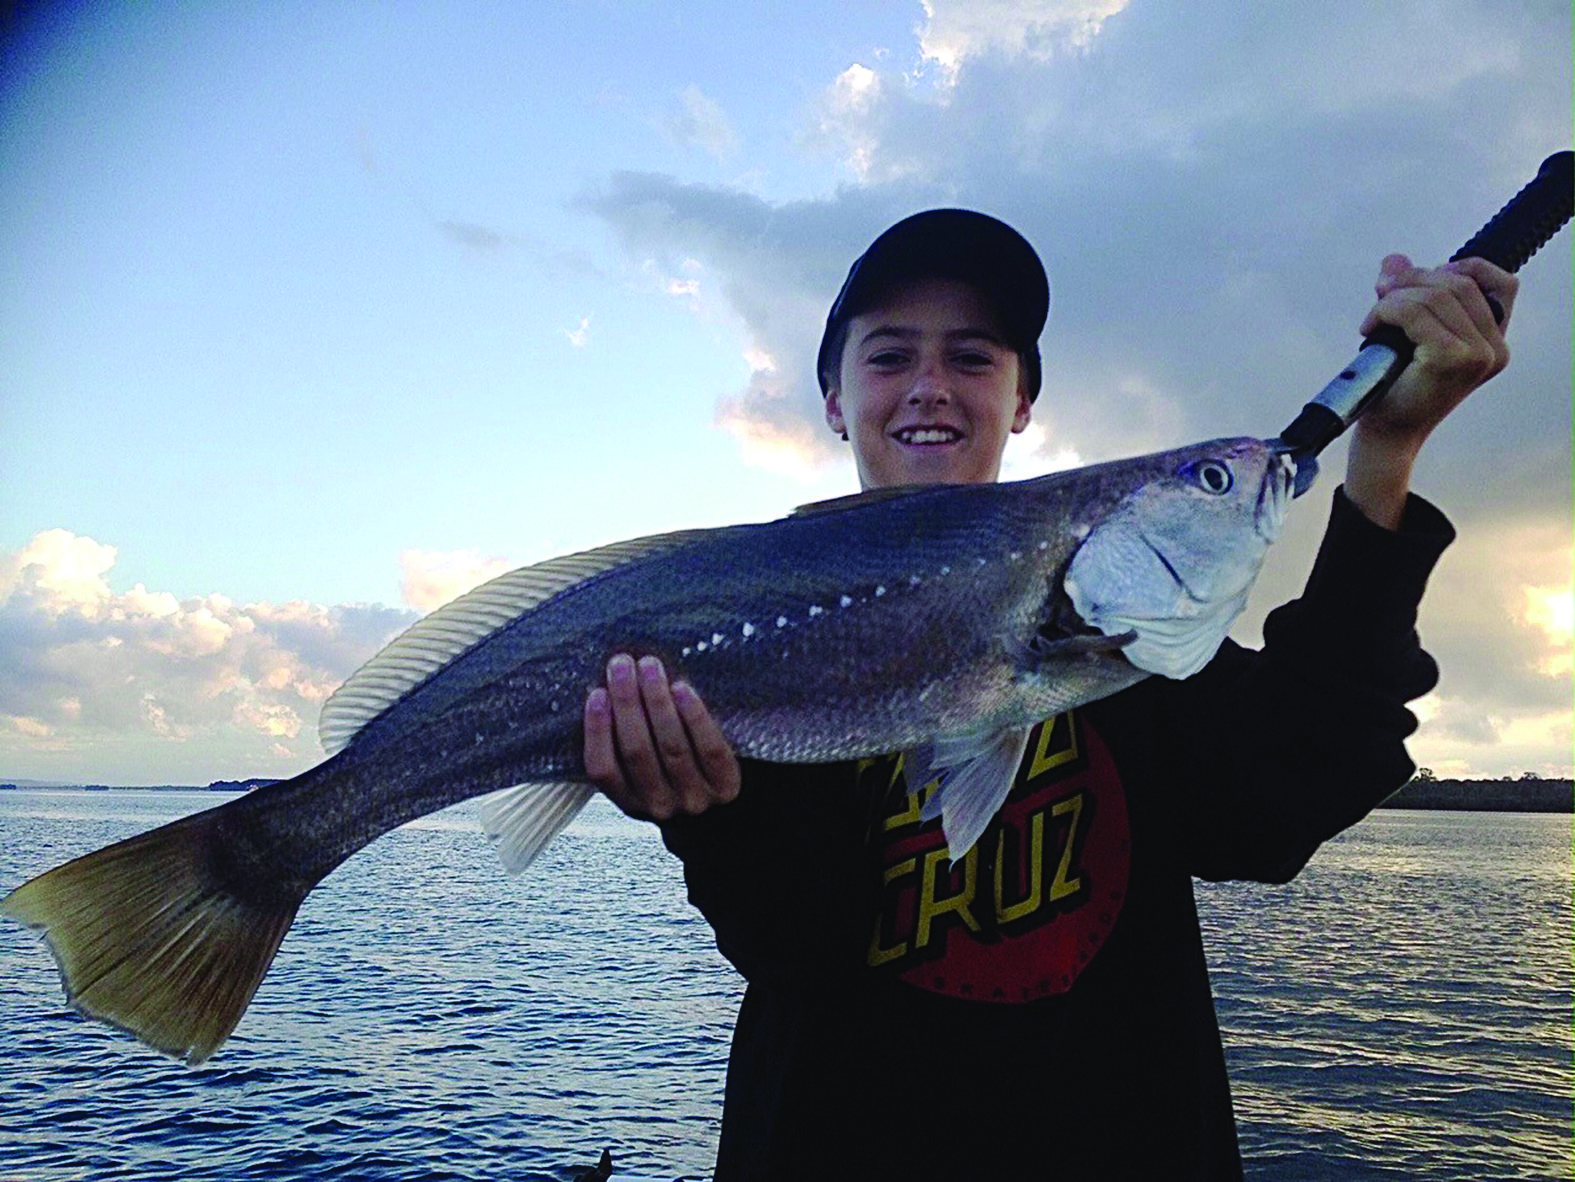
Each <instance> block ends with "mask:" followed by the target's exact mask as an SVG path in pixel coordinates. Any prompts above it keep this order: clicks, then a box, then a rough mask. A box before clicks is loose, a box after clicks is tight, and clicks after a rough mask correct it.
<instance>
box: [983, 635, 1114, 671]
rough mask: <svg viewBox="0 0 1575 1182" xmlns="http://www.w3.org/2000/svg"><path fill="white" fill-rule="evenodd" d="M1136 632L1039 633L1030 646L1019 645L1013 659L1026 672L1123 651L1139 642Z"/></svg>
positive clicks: (1031, 640)
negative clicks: (1050, 662) (1048, 663)
mask: <svg viewBox="0 0 1575 1182" xmlns="http://www.w3.org/2000/svg"><path fill="white" fill-rule="evenodd" d="M1137 638H1138V634H1137V632H1136V630H1135V629H1131V628H1129V629H1127V631H1125V632H1118V633H1116V634H1115V635H1114V636H1106V635H1105V634H1104V633H1103V632H1081V633H1077V634H1075V635H1056V634H1054V633H1048V632H1044V631H1042V630H1041V631H1039V632H1035V633H1034V634H1033V636H1032V637H1030V638H1029V640H1028V643H1027V644H1022V645H1017V646H1016V651H1015V652H1014V653H1013V656H1015V657H1016V659H1017V664H1018V665H1019V666H1020V667H1021V668H1023V669H1037V668H1038V667H1039V666H1040V665H1041V664H1043V663H1044V662H1046V661H1064V660H1066V659H1067V658H1068V657H1080V656H1090V655H1097V654H1099V653H1114V652H1120V651H1121V650H1122V649H1124V648H1126V646H1127V645H1129V644H1131V643H1132V642H1133V641H1135V640H1137Z"/></svg>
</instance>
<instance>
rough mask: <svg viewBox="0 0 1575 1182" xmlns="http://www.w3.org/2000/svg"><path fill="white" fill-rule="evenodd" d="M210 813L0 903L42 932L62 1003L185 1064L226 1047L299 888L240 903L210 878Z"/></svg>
mask: <svg viewBox="0 0 1575 1182" xmlns="http://www.w3.org/2000/svg"><path fill="white" fill-rule="evenodd" d="M219 811H220V810H217V809H210V810H208V811H207V812H203V813H198V814H196V815H195V816H192V817H186V818H184V819H182V820H179V821H175V822H172V823H171V824H168V825H164V826H162V827H160V828H158V829H154V830H151V831H150V832H148V833H144V834H141V835H139V836H137V837H133V838H130V839H128V840H126V841H122V842H118V843H116V844H115V845H112V846H107V847H106V848H104V849H101V850H97V851H95V852H93V853H91V854H86V855H84V856H82V857H80V858H77V859H75V860H74V861H71V862H67V863H66V864H65V865H63V866H58V867H56V868H55V869H53V870H51V871H48V872H47V873H45V874H41V875H39V876H38V877H37V878H34V879H32V880H30V881H28V882H26V883H23V884H22V885H21V886H19V887H18V888H17V889H16V890H14V891H12V892H11V893H10V894H9V895H7V896H6V897H5V899H4V900H0V914H5V915H9V916H10V917H12V918H13V919H18V920H20V921H21V922H23V923H25V924H27V925H28V926H29V927H31V928H35V929H37V930H38V931H41V932H42V933H43V934H44V937H45V939H46V940H47V942H48V944H49V950H50V951H51V952H52V953H53V954H54V957H55V963H56V964H57V965H58V966H59V968H60V979H61V983H62V984H63V985H64V987H65V991H66V1000H67V1001H69V1002H70V1003H71V1005H72V1006H73V1007H74V1008H75V1009H76V1010H77V1011H78V1012H80V1013H82V1014H83V1015H85V1016H87V1017H89V1018H96V1019H98V1020H100V1021H103V1022H107V1023H109V1024H110V1025H112V1026H118V1027H120V1028H121V1029H123V1030H127V1031H130V1032H131V1033H132V1034H134V1035H136V1036H137V1037H138V1038H139V1039H141V1040H142V1041H143V1042H145V1043H147V1044H148V1045H149V1046H151V1047H154V1048H155V1049H157V1050H160V1051H163V1052H164V1053H165V1054H167V1055H173V1056H175V1057H177V1058H181V1059H184V1060H185V1061H186V1062H187V1063H189V1064H192V1065H195V1064H198V1063H201V1062H203V1060H205V1059H207V1058H208V1056H209V1055H211V1054H213V1052H214V1051H215V1050H216V1049H217V1048H218V1047H219V1045H220V1044H221V1043H222V1042H223V1041H224V1040H225V1039H226V1038H227V1037H229V1034H230V1032H231V1031H232V1030H234V1029H235V1026H236V1024H237V1023H238V1022H239V1021H240V1020H241V1015H242V1014H243V1013H245V1011H246V1007H247V1005H249V1004H250V1002H251V999H252V995H253V994H254V993H255V992H256V991H257V986H258V984H259V983H260V982H261V981H262V978H263V975H264V974H265V973H266V972H267V971H268V966H269V965H270V964H272V963H273V957H274V953H275V952H277V951H278V948H279V944H280V942H281V941H282V940H283V939H284V934H285V932H287V931H288V930H289V928H290V924H291V923H292V922H293V921H294V919H295V913H296V911H297V909H298V908H299V907H300V904H301V899H302V898H304V897H305V890H301V891H300V892H299V893H298V894H297V893H296V892H294V891H284V890H278V889H276V890H273V891H270V892H268V893H267V895H266V897H264V896H259V897H257V898H242V897H239V895H238V894H237V893H236V892H234V891H233V890H231V889H229V888H228V887H227V886H226V884H224V883H223V882H221V881H220V880H219V879H218V878H217V877H216V876H215V874H214V872H213V870H212V869H211V866H210V863H209V860H208V857H207V851H208V850H209V849H210V848H211V847H212V844H213V843H214V841H215V840H217V830H218V829H219V828H220V826H221V824H222V823H221V822H220V821H218V820H216V819H215V818H216V814H217V813H218V812H219Z"/></svg>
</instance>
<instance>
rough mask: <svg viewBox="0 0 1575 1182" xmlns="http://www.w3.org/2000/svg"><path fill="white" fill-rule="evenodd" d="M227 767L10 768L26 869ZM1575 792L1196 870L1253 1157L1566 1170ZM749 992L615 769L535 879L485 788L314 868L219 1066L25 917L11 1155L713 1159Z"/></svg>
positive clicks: (371, 1168)
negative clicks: (515, 872) (67, 786)
mask: <svg viewBox="0 0 1575 1182" xmlns="http://www.w3.org/2000/svg"><path fill="white" fill-rule="evenodd" d="M224 799H228V797H225V796H223V795H220V794H216V793H191V794H177V793H142V792H114V793H86V792H42V791H39V792H29V791H21V792H6V793H3V794H0V889H8V888H9V887H10V886H12V885H14V884H16V883H17V882H19V881H21V880H22V879H23V878H25V877H27V876H28V875H30V874H33V873H35V872H37V871H38V870H41V869H44V868H47V867H48V866H50V865H53V864H55V863H56V862H58V861H61V860H63V859H64V858H66V857H69V856H71V855H73V854H76V853H80V852H84V851H86V850H88V849H92V848H96V847H97V846H99V845H102V844H105V843H107V842H110V841H114V840H117V839H119V838H121V837H125V836H128V835H130V834H132V833H136V832H140V831H142V830H143V829H146V828H148V827H150V826H152V825H154V824H157V823H160V822H163V821H166V820H171V819H173V818H175V817H177V816H180V815H183V814H185V813H187V812H190V811H193V810H195V809H197V808H205V807H208V806H210V805H213V804H215V803H218V802H219V801H221V800H224ZM1569 825H1570V821H1569V818H1568V817H1566V816H1548V815H1528V814H1502V813H1500V814H1486V813H1415V812H1380V813H1376V814H1374V815H1373V816H1372V817H1370V818H1369V819H1368V820H1366V821H1364V822H1363V823H1362V824H1361V825H1360V826H1358V827H1357V828H1356V829H1354V830H1352V831H1351V832H1350V833H1347V834H1345V835H1342V836H1341V837H1340V838H1339V839H1337V840H1336V841H1334V842H1331V843H1329V844H1328V845H1327V846H1325V848H1324V849H1323V850H1322V851H1321V852H1320V853H1319V855H1318V857H1317V858H1316V859H1315V860H1314V862H1313V865H1312V866H1311V867H1309V868H1308V870H1307V871H1305V872H1304V873H1303V874H1302V875H1301V876H1300V877H1299V878H1298V879H1297V880H1296V881H1295V882H1294V883H1291V884H1290V885H1288V886H1285V887H1260V886H1247V885H1242V884H1226V885H1219V886H1203V887H1200V897H1199V906H1200V909H1201V911H1202V914H1203V922H1204V927H1205V933H1206V937H1207V940H1208V945H1209V949H1210V966H1211V972H1212V974H1213V979H1214V985H1215V992H1216V995H1217V997H1218V1003H1219V1013H1220V1022H1221V1025H1222V1027H1223V1028H1224V1032H1225V1039H1226V1047H1227V1053H1228V1056H1229V1059H1230V1066H1231V1077H1232V1081H1233V1087H1234V1092H1235V1097H1236V1105H1237V1118H1238V1125H1239V1127H1240V1131H1241V1140H1242V1147H1243V1151H1244V1153H1245V1154H1246V1156H1247V1159H1248V1175H1249V1177H1254V1178H1260V1179H1290V1180H1295V1179H1329V1180H1334V1179H1340V1180H1341V1182H1349V1180H1356V1182H1363V1180H1367V1179H1374V1180H1376V1179H1399V1178H1406V1179H1424V1180H1438V1182H1444V1180H1446V1179H1447V1180H1449V1182H1456V1180H1458V1179H1467V1178H1469V1179H1497V1178H1506V1179H1508V1178H1537V1179H1546V1178H1553V1177H1565V1176H1568V1173H1569V1143H1570V1117H1571V1112H1570V1099H1569V1096H1570V1092H1569V1089H1570V1082H1571V1071H1570V1062H1571V1060H1570V1054H1571V1051H1570V1022H1571V1010H1570V965H1569V961H1568V959H1567V955H1568V950H1569V941H1570V881H1569V848H1570V845H1569V843H1570V828H1569ZM739 993H740V985H739V982H738V980H737V978H736V977H735V976H734V975H733V974H732V973H731V971H730V970H729V969H728V968H727V966H726V965H725V963H724V962H723V961H722V960H721V958H720V957H719V956H718V954H717V953H716V951H715V949H714V947H713V945H712V943H711V940H710V934H709V931H708V929H707V928H706V926H705V924H704V923H703V921H701V920H699V919H698V918H697V917H696V916H695V915H694V914H693V913H692V912H690V911H689V910H688V908H687V906H686V905H685V903H684V901H683V888H682V882H681V879H680V875H679V872H678V867H677V865H676V863H675V862H673V860H672V859H670V858H669V857H668V856H667V854H666V853H665V851H664V850H663V849H662V847H661V845H660V842H659V841H658V840H657V839H656V836H655V834H654V832H653V831H652V830H651V829H650V828H649V827H648V826H643V825H638V824H636V823H634V822H631V821H628V820H626V819H625V818H623V817H622V816H620V815H619V814H618V813H616V812H615V811H614V810H613V809H611V807H610V806H607V805H606V804H605V803H602V802H597V803H596V804H593V805H592V807H591V808H590V809H589V810H587V812H586V813H585V814H584V815H583V816H582V817H581V819H580V820H579V821H577V822H576V823H575V825H574V827H573V828H572V829H571V830H570V831H569V832H568V833H566V834H565V835H564V836H563V837H561V838H560V839H559V840H558V841H557V842H555V843H554V844H553V845H552V846H551V847H550V848H549V849H548V850H547V852H546V853H545V854H544V855H543V857H542V859H541V860H540V861H539V862H538V863H537V865H536V866H534V867H533V868H532V870H531V873H530V874H529V875H527V876H526V877H525V878H522V879H510V878H508V877H507V876H506V875H504V874H503V872H502V871H501V870H500V869H499V868H498V867H497V865H496V862H495V860H494V858H493V857H492V855H491V853H490V851H489V850H488V848H487V846H486V842H485V839H483V838H482V837H481V836H480V834H479V832H478V831H477V826H476V824H475V819H474V806H461V807H460V808H458V809H455V810H450V811H449V812H447V813H443V814H439V815H437V816H434V817H429V818H426V819H425V820H423V821H420V822H417V823H416V824H414V825H411V826H407V827H406V828H404V829H401V830H399V831H397V832H395V833H393V834H390V835H389V836H388V837H386V838H384V839H382V840H381V841H379V842H377V843H376V844H375V845H373V846H372V847H371V848H370V849H368V850H366V851H365V852H363V853H362V854H359V855H357V856H356V857H355V858H353V859H351V860H350V862H348V863H347V864H346V865H345V866H344V867H342V868H341V869H340V870H339V871H337V872H336V873H335V874H334V875H333V876H331V877H330V878H329V879H328V880H327V881H326V882H325V883H324V884H323V885H322V886H321V887H320V888H319V889H318V891H317V892H315V893H314V894H313V895H312V897H311V898H310V899H309V900H308V902H307V904H306V907H305V908H304V909H303V911H302V914H301V916H300V918H299V919H298V920H297V922H296V925H295V927H294V929H292V931H291V934H290V936H289V938H288V939H287V940H286V941H285V945H284V948H283V950H282V951H281V953H280V955H279V959H278V961H277V963H276V964H275V966H274V969H273V971H272V972H271V973H270V974H269V976H268V978H267V979H266V981H265V982H264V984H263V986H262V989H261V990H260V991H259V994H258V996H257V999H256V1000H255V1001H254V1002H253V1004H252V1007H251V1009H250V1010H249V1011H248V1013H247V1015H246V1017H245V1019H243V1021H242V1023H241V1026H240V1028H239V1029H238V1030H237V1032H236V1034H235V1035H234V1036H233V1037H232V1038H231V1040H230V1041H229V1042H228V1043H227V1044H225V1046H224V1047H223V1048H222V1049H221V1051H220V1052H219V1054H218V1055H217V1056H216V1057H215V1058H214V1059H213V1060H212V1061H210V1063H209V1064H208V1065H207V1066H204V1067H202V1068H199V1069H190V1068H186V1067H184V1066H181V1065H179V1064H175V1063H171V1062H169V1061H168V1060H165V1059H163V1058H162V1057H160V1056H157V1055H155V1054H153V1053H152V1052H149V1051H147V1050H146V1049H145V1048H142V1047H141V1046H140V1045H138V1044H136V1043H134V1042H133V1041H132V1040H130V1039H129V1038H127V1037H126V1036H124V1035H119V1034H117V1033H115V1032H113V1031H109V1030H107V1029H106V1028H103V1027H101V1026H99V1025H97V1024H90V1023H87V1022H84V1021H82V1020H81V1019H79V1018H77V1017H76V1016H75V1015H73V1014H70V1013H69V1012H67V1011H65V1009H64V1007H63V1006H62V1004H61V1002H60V994H59V986H58V979H57V977H56V974H55V970H54V965H53V962H52V961H51V960H50V958H49V956H48V954H47V953H46V952H45V951H44V949H43V948H42V946H41V945H40V944H39V943H38V941H37V940H36V938H35V937H33V936H32V935H31V933H28V932H26V931H25V930H23V929H22V928H20V927H19V926H18V925H15V924H11V923H6V924H4V925H3V926H0V1180H4V1182H23V1180H26V1182H44V1180H48V1182H56V1180H65V1179H72V1180H82V1182H90V1180H103V1182H109V1180H110V1179H114V1180H115V1182H132V1180H146V1182H152V1180H154V1179H160V1180H162V1179H167V1178H174V1177H179V1178H182V1179H213V1180H215V1182H218V1180H220V1179H223V1180H226V1182H228V1180H231V1179H236V1180H239V1179H252V1178H256V1179H263V1178H267V1179H308V1178H321V1177H328V1176H332V1177H334V1178H336V1179H359V1178H368V1179H370V1178H377V1179H381V1180H395V1182H399V1180H404V1179H410V1180H414V1179H417V1178H420V1179H453V1180H456V1182H458V1180H463V1182H481V1180H483V1179H485V1180H487V1182H491V1180H493V1179H497V1178H508V1179H511V1180H518V1182H537V1180H547V1179H553V1180H563V1179H569V1178H572V1177H573V1176H574V1175H575V1173H576V1172H577V1171H578V1170H581V1169H584V1168H585V1167H587V1166H590V1165H592V1164H594V1162H595V1161H596V1158H597V1156H598V1155H599V1154H600V1152H601V1150H602V1148H604V1147H608V1148H611V1150H612V1153H613V1157H614V1162H615V1166H616V1172H615V1173H614V1175H613V1177H614V1179H625V1180H627V1179H632V1178H636V1177H639V1178H645V1179H660V1180H662V1182H669V1180H671V1179H675V1178H681V1177H682V1178H688V1179H699V1178H704V1177H707V1176H708V1173H709V1167H710V1164H711V1160H712V1155H713V1153H714V1151H715V1145H716V1135H717V1127H718V1121H719V1119H720V1115H721V1090H722V1078H723V1072H724V1065H725V1062H726V1055H727V1039H728V1032H729V1029H730V1027H731V1022H732V1016H733V1012H734V1009H735V1007H736V1005H737V1000H738V996H739Z"/></svg>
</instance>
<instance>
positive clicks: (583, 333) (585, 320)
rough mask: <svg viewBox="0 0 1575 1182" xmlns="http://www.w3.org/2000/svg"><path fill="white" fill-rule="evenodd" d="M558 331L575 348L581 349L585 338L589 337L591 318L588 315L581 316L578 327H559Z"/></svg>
mask: <svg viewBox="0 0 1575 1182" xmlns="http://www.w3.org/2000/svg"><path fill="white" fill-rule="evenodd" d="M558 331H559V332H561V333H562V334H563V335H564V336H566V337H568V338H569V344H571V345H573V346H574V347H575V348H576V349H583V348H585V342H586V340H588V339H589V337H590V334H591V318H590V317H589V316H581V317H580V324H579V327H578V328H560V329H559V330H558Z"/></svg>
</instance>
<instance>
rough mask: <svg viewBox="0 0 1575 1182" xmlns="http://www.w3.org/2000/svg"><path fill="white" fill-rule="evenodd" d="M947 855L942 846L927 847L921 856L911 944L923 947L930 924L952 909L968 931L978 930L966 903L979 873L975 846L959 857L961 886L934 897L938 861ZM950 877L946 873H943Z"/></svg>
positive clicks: (971, 900) (972, 891) (970, 896)
mask: <svg viewBox="0 0 1575 1182" xmlns="http://www.w3.org/2000/svg"><path fill="white" fill-rule="evenodd" d="M946 855H947V851H946V850H945V849H944V848H943V849H939V850H931V851H930V852H929V853H927V854H925V855H924V877H923V886H922V887H921V888H920V890H919V923H918V929H917V930H916V931H915V932H914V938H913V942H914V947H916V948H926V947H928V946H929V943H930V925H931V924H932V923H934V922H935V921H936V920H937V919H939V918H940V917H941V916H943V915H945V914H946V913H947V912H955V913H956V915H957V917H958V918H959V919H961V920H962V921H963V923H964V924H965V925H966V926H967V928H968V930H969V931H970V932H977V931H978V930H979V921H978V920H976V919H975V918H974V917H973V912H972V911H970V910H969V909H968V905H969V904H970V903H972V902H973V896H974V889H975V886H976V885H977V880H978V876H979V847H978V846H977V845H975V846H974V847H973V848H972V849H970V850H969V851H968V854H967V856H966V857H964V858H963V888H962V890H961V891H959V892H958V893H957V894H955V895H951V896H949V897H947V898H944V899H942V898H938V897H937V896H936V886H937V883H938V880H939V878H940V873H941V872H940V864H941V861H942V859H944V858H945V857H946ZM947 877H948V878H950V873H949V872H948V873H947Z"/></svg>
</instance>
